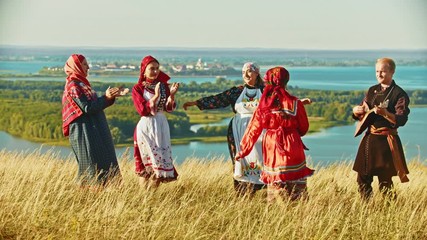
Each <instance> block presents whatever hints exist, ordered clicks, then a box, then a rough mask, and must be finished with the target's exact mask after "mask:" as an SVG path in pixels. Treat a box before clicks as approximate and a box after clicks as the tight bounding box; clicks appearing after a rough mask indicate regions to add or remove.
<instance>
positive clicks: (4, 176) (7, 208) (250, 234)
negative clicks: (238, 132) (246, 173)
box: [0, 150, 427, 239]
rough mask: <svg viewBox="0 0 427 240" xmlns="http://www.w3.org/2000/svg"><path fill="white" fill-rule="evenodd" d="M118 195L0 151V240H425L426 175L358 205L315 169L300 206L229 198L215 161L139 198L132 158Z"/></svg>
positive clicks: (61, 167)
mask: <svg viewBox="0 0 427 240" xmlns="http://www.w3.org/2000/svg"><path fill="white" fill-rule="evenodd" d="M119 161H120V166H121V170H122V174H123V179H124V181H123V184H122V185H121V186H110V187H108V188H106V189H104V190H103V191H98V192H96V191H90V190H83V189H80V188H79V187H78V186H76V185H75V182H74V178H75V176H76V173H77V164H76V163H75V160H74V159H73V158H70V159H66V160H63V159H61V158H60V157H59V156H58V155H57V154H54V153H46V154H40V153H37V152H33V153H16V152H8V151H4V150H3V151H0V239H427V230H426V225H427V188H426V183H427V166H426V164H425V163H426V162H425V160H423V162H419V161H417V160H413V161H411V162H410V164H409V170H410V174H409V178H410V180H411V181H410V182H409V183H405V184H402V183H400V182H399V180H398V178H394V181H395V187H396V191H397V194H398V198H397V200H395V201H385V200H384V199H383V198H382V196H381V194H378V187H377V184H378V182H377V181H374V184H375V188H374V189H375V190H376V191H375V195H374V198H373V199H372V201H370V202H368V203H365V202H362V201H361V200H360V199H359V195H358V193H357V186H356V173H355V172H353V171H352V170H351V163H348V162H347V163H342V164H337V165H331V166H328V167H316V166H311V167H313V168H315V169H316V173H315V175H314V176H313V177H311V178H309V180H308V190H309V199H308V200H306V201H298V202H288V201H281V202H277V203H274V204H271V205H268V204H266V202H265V195H266V192H265V190H261V191H259V192H257V194H256V195H255V197H254V198H252V199H249V198H238V197H236V196H235V193H234V190H233V187H232V177H231V175H232V174H231V172H232V167H231V164H230V163H229V162H226V161H224V159H221V158H217V159H187V161H186V162H184V163H183V164H182V165H179V166H177V170H178V173H179V174H180V176H179V179H178V181H176V182H172V183H168V184H164V185H161V186H160V187H159V188H158V189H156V190H153V189H148V190H147V189H145V188H142V187H141V186H140V185H139V184H138V179H137V177H136V176H135V174H134V173H133V161H132V158H131V156H128V155H127V154H124V155H123V156H120V159H119Z"/></svg>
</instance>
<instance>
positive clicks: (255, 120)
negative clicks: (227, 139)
mask: <svg viewBox="0 0 427 240" xmlns="http://www.w3.org/2000/svg"><path fill="white" fill-rule="evenodd" d="M261 124H262V119H261V113H260V111H259V109H257V110H255V112H254V115H253V116H252V118H251V121H250V122H249V124H248V127H247V128H246V130H245V134H244V135H243V138H242V141H241V142H240V153H239V155H240V157H242V158H243V157H246V156H247V155H248V154H249V153H250V152H251V151H252V148H253V147H254V145H255V143H256V142H257V140H258V138H259V136H260V135H261V133H262V130H263V127H262V126H261Z"/></svg>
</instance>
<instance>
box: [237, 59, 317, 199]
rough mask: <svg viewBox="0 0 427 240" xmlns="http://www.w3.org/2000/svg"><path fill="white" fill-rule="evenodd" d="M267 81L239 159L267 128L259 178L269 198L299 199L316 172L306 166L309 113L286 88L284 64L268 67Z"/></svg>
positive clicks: (241, 144) (242, 142)
mask: <svg viewBox="0 0 427 240" xmlns="http://www.w3.org/2000/svg"><path fill="white" fill-rule="evenodd" d="M264 81H265V84H266V85H265V88H264V92H263V94H262V96H261V99H260V104H259V105H258V108H257V110H256V111H255V113H254V116H253V117H252V119H251V122H250V123H249V125H248V127H247V129H246V131H245V135H244V136H243V139H242V141H241V143H240V149H241V151H240V152H239V153H238V154H237V156H236V161H237V160H238V159H240V158H243V157H245V156H246V155H247V154H248V153H249V152H250V151H251V149H252V148H253V146H254V144H255V142H256V140H257V139H258V136H259V135H260V134H261V133H262V131H263V130H264V129H266V131H265V134H264V138H263V140H262V143H263V148H262V151H263V162H264V168H263V171H262V173H261V177H260V179H261V181H262V182H264V183H265V184H266V185H267V192H268V200H269V201H272V200H274V199H275V198H276V196H282V197H284V196H288V197H290V199H292V200H296V199H299V198H300V197H302V196H303V195H304V194H305V192H306V188H307V180H306V178H307V177H308V176H311V175H312V174H313V172H314V170H312V169H310V168H308V167H307V166H306V161H305V153H304V149H306V148H305V146H304V144H303V142H302V140H301V137H302V136H304V135H305V134H306V133H307V131H308V128H309V122H308V118H307V114H306V111H305V108H304V104H303V102H301V101H300V100H299V99H298V98H297V97H295V96H292V95H291V94H289V93H288V92H287V91H286V85H287V83H288V81H289V72H288V71H287V70H286V69H285V68H283V67H275V68H272V69H269V70H268V71H267V72H266V74H265V76H264Z"/></svg>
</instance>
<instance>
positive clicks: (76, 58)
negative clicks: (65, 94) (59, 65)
mask: <svg viewBox="0 0 427 240" xmlns="http://www.w3.org/2000/svg"><path fill="white" fill-rule="evenodd" d="M85 59H86V58H85V57H84V56H83V55H81V54H73V55H71V56H70V57H69V58H68V60H67V62H66V63H65V66H64V72H65V73H66V74H67V82H69V81H80V82H83V83H84V84H85V85H88V86H90V83H89V81H88V80H87V78H86V75H87V74H86V73H85V72H84V71H83V67H82V63H83V61H84V60H85Z"/></svg>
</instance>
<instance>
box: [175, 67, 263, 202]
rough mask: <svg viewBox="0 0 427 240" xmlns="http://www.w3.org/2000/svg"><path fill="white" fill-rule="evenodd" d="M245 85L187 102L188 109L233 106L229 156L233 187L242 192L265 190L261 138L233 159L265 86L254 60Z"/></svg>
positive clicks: (244, 72)
mask: <svg viewBox="0 0 427 240" xmlns="http://www.w3.org/2000/svg"><path fill="white" fill-rule="evenodd" d="M242 78H243V84H242V85H239V86H235V87H232V88H230V89H228V90H226V91H224V92H222V93H219V94H217V95H213V96H208V97H203V98H200V99H198V100H197V101H193V102H186V103H184V105H183V107H184V109H185V110H187V108H188V107H190V106H197V107H198V108H199V109H200V110H207V109H218V108H224V107H227V106H231V108H232V110H233V112H235V113H236V114H235V116H234V117H233V118H232V119H231V121H230V124H229V128H228V134H227V140H228V148H229V151H230V157H231V160H232V162H233V166H234V176H233V177H234V188H235V190H236V191H237V193H238V194H239V195H244V194H245V193H249V194H253V193H255V191H256V190H259V189H262V188H263V187H264V184H263V183H262V182H261V181H260V179H259V178H260V174H261V170H262V145H261V139H262V136H260V137H259V139H258V140H257V143H256V144H255V146H254V148H253V150H252V151H251V152H250V153H249V154H248V155H247V156H246V157H245V158H243V159H241V160H240V161H238V162H235V161H234V157H235V155H236V153H237V152H239V151H240V147H239V145H240V141H241V139H242V136H243V134H244V133H245V130H246V126H247V125H248V123H249V121H250V119H251V117H252V114H253V112H254V111H255V109H256V108H257V106H258V103H259V99H260V98H261V95H262V90H263V88H264V85H263V80H262V78H261V77H260V68H259V66H258V65H257V64H255V63H253V62H248V63H245V64H244V65H243V68H242Z"/></svg>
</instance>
